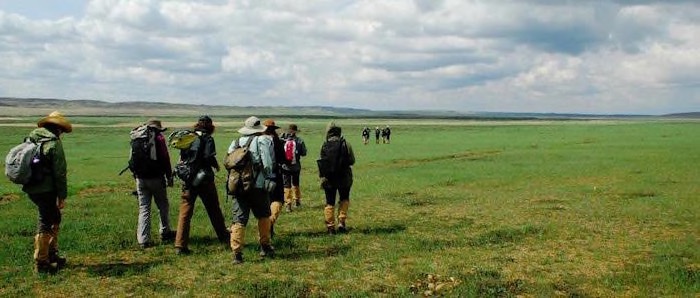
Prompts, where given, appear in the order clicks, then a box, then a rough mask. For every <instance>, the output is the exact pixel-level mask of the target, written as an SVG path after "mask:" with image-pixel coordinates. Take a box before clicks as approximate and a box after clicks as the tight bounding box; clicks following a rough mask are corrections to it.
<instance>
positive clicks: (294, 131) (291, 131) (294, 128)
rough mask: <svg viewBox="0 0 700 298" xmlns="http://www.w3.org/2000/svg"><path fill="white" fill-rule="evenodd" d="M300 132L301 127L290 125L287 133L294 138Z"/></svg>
mask: <svg viewBox="0 0 700 298" xmlns="http://www.w3.org/2000/svg"><path fill="white" fill-rule="evenodd" d="M298 131H299V127H298V126H297V125H296V124H293V123H292V124H289V127H287V133H288V134H290V135H292V136H294V135H296V134H297V132H298Z"/></svg>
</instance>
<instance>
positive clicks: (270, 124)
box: [262, 119, 280, 129]
mask: <svg viewBox="0 0 700 298" xmlns="http://www.w3.org/2000/svg"><path fill="white" fill-rule="evenodd" d="M262 125H265V127H267V128H272V129H278V128H280V127H279V126H277V125H275V120H272V119H265V121H263V122H262Z"/></svg>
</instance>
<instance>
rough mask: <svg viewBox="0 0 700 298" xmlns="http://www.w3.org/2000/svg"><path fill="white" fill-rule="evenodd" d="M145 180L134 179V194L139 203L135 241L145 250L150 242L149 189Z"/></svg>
mask: <svg viewBox="0 0 700 298" xmlns="http://www.w3.org/2000/svg"><path fill="white" fill-rule="evenodd" d="M148 182H149V181H148V180H146V179H138V178H137V179H136V194H137V196H138V203H139V217H138V224H137V226H136V240H137V241H138V243H139V245H141V247H143V248H145V247H146V246H148V245H150V242H151V196H152V195H153V194H152V192H151V188H150V186H151V185H149V183H148Z"/></svg>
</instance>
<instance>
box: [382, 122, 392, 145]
mask: <svg viewBox="0 0 700 298" xmlns="http://www.w3.org/2000/svg"><path fill="white" fill-rule="evenodd" d="M384 135H386V143H387V144H391V128H390V127H389V125H387V126H386V127H385V128H384Z"/></svg>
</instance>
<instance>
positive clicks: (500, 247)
mask: <svg viewBox="0 0 700 298" xmlns="http://www.w3.org/2000/svg"><path fill="white" fill-rule="evenodd" d="M163 120H164V122H165V124H166V125H169V126H171V127H172V126H173V125H176V126H185V125H187V124H189V119H183V118H172V119H169V118H165V119H163ZM214 120H215V124H218V125H219V126H218V128H217V132H216V134H215V139H216V142H217V147H218V152H219V153H220V155H221V158H223V152H225V150H226V148H227V146H228V144H229V143H230V141H231V140H232V139H233V137H235V136H236V135H237V134H236V132H235V130H236V129H237V128H238V126H239V123H242V119H219V120H220V121H217V119H214ZM74 121H75V123H76V129H75V131H74V133H72V134H68V135H66V136H65V137H64V146H65V149H66V154H67V159H68V164H69V184H70V187H69V193H70V197H69V200H68V203H67V207H66V209H64V221H63V225H62V227H63V232H62V234H61V239H60V241H61V247H62V252H63V253H64V254H65V255H66V256H67V257H68V258H69V265H68V267H67V268H66V269H64V270H62V271H61V272H59V273H58V274H56V275H42V276H37V275H35V274H34V273H33V272H32V269H31V268H32V260H31V254H32V245H33V244H32V243H33V242H32V236H33V235H34V232H35V231H34V230H35V226H36V211H35V208H34V206H33V205H32V203H31V202H30V201H29V200H28V199H27V198H26V196H25V195H24V194H22V193H21V191H20V189H19V187H18V186H16V185H13V184H10V183H9V182H8V181H7V180H6V179H0V214H1V216H0V229H2V231H3V232H2V233H0V296H88V295H90V296H120V297H121V296H240V297H266V296H274V297H324V296H330V297H347V296H354V297H364V296H420V295H429V294H430V295H445V296H459V297H468V296H472V297H473V296H480V297H483V296H493V297H508V296H534V297H542V296H545V297H546V296H569V297H605V296H631V297H648V296H691V297H692V296H697V295H700V228H699V227H700V203H699V201H698V194H699V193H700V184H699V183H698V181H699V178H700V170H698V165H699V164H700V154H699V153H698V148H699V147H700V138H698V137H697V135H698V132H699V131H700V126H699V123H697V122H683V121H676V122H668V121H666V122H661V121H620V122H615V121H548V122H545V121H530V122H518V121H513V122H496V121H485V122H466V121H442V120H441V121H426V120H421V121H410V120H377V119H373V120H361V119H348V120H342V119H341V120H336V121H337V122H338V123H339V124H340V125H342V126H343V129H344V133H345V135H346V137H347V139H348V140H349V141H350V142H351V144H352V145H353V147H354V150H355V154H356V156H357V161H358V162H357V165H356V166H355V167H354V174H355V184H354V186H353V189H352V193H351V206H350V218H349V225H350V226H351V231H350V233H348V234H344V235H336V236H332V237H331V236H327V235H325V233H324V227H323V223H322V221H323V218H322V208H323V204H324V203H323V199H322V192H321V190H320V189H319V187H318V185H317V179H316V178H315V177H316V170H315V168H314V164H315V162H314V160H315V158H316V157H317V155H318V150H319V148H320V144H321V141H322V131H323V128H324V126H325V121H324V120H319V119H295V120H294V121H295V122H297V123H298V124H299V126H300V128H301V129H302V133H301V136H302V137H304V139H305V140H306V143H307V146H308V147H309V151H310V156H308V157H306V158H305V159H303V160H302V162H303V173H302V175H303V176H302V190H303V194H304V198H303V204H304V205H303V207H302V208H300V209H297V210H295V211H294V212H291V213H286V212H285V213H283V214H282V217H281V219H280V220H279V222H278V224H277V226H276V229H275V231H276V233H277V234H276V237H275V238H274V239H273V241H274V245H275V247H276V249H277V258H276V259H274V260H260V259H259V258H258V257H257V245H256V244H255V243H256V234H257V233H256V232H255V221H254V220H252V221H251V225H249V227H248V233H247V243H248V245H247V246H246V249H245V251H244V256H245V258H246V263H244V264H243V265H240V266H235V267H234V266H233V265H232V264H231V257H232V256H231V252H230V249H229V248H228V247H226V246H224V245H221V244H219V243H217V242H216V237H215V235H214V232H213V231H212V229H211V227H210V224H209V221H208V219H207V218H206V215H205V211H204V208H203V206H202V205H201V203H197V204H198V205H197V206H196V209H195V218H194V219H193V225H192V227H193V229H192V232H191V234H192V238H193V244H192V249H193V250H194V254H192V255H190V256H186V257H180V256H176V255H175V254H174V249H173V247H172V245H157V246H155V247H153V248H149V249H146V250H140V249H138V248H137V244H136V239H135V226H136V216H137V206H136V201H135V199H134V197H133V196H131V195H130V192H131V190H132V188H133V181H132V180H131V178H130V177H129V176H128V175H124V176H117V173H118V172H119V170H121V168H123V166H124V165H125V162H126V158H127V155H128V137H127V135H128V131H129V129H130V127H132V126H134V125H135V124H136V123H137V122H138V119H134V118H124V117H113V118H110V117H100V118H93V117H84V118H75V119H74ZM289 121H290V120H288V119H278V121H277V122H278V123H279V124H281V126H286V124H288V123H289ZM24 122H27V120H24V119H5V120H3V121H1V122H0V124H2V125H9V126H2V125H0V135H1V136H3V137H2V139H0V152H7V150H9V148H10V147H11V146H13V145H14V144H15V143H17V142H19V141H20V140H21V139H22V138H23V137H24V135H26V133H27V132H28V131H29V130H30V127H15V126H14V125H17V124H18V123H19V124H21V123H24ZM30 122H31V121H30ZM385 124H390V125H392V128H393V132H394V133H393V135H392V139H393V140H392V143H391V144H388V145H384V144H380V145H377V144H374V143H373V142H372V143H370V144H369V145H362V143H361V140H360V129H361V127H362V126H364V125H369V126H371V127H374V126H377V125H380V126H383V125H385ZM29 126H31V125H29ZM171 154H173V156H177V154H176V152H174V151H171ZM224 178H225V175H224V173H218V174H217V181H218V182H219V183H218V184H219V185H223V184H222V182H223V180H224ZM178 190H179V188H178V185H177V184H176V187H175V188H172V189H169V194H170V198H171V199H170V201H171V207H170V209H171V221H172V224H173V226H175V225H176V221H177V210H178V204H179V193H178ZM222 194H223V190H222ZM221 202H222V205H223V206H224V210H225V216H226V218H227V220H230V218H231V214H230V206H231V201H230V200H228V201H227V200H226V199H225V198H224V197H223V196H222V197H221ZM154 208H155V207H154ZM155 212H157V211H155V209H154V213H155ZM154 215H155V214H154ZM154 222H155V221H154ZM153 235H154V236H157V232H156V227H155V226H154V227H153ZM428 291H432V292H428Z"/></svg>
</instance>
